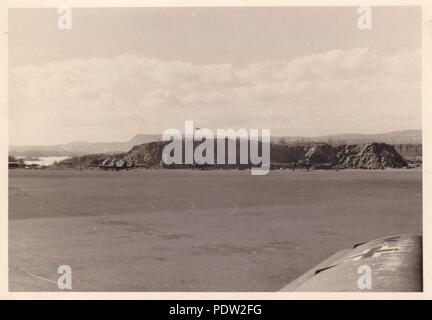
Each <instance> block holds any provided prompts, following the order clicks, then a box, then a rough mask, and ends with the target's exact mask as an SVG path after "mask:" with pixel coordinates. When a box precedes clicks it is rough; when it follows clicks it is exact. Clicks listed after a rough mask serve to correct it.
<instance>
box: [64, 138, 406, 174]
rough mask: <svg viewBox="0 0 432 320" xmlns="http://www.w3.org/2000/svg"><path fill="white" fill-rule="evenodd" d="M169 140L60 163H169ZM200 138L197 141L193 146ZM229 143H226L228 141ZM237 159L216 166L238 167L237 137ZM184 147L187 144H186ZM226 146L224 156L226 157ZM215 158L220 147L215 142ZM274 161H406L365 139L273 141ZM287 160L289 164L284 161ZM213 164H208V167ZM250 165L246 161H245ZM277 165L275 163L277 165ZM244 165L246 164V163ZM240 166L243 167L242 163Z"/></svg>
mask: <svg viewBox="0 0 432 320" xmlns="http://www.w3.org/2000/svg"><path fill="white" fill-rule="evenodd" d="M167 143H168V142H162V141H159V142H150V143H144V144H141V145H138V146H134V147H133V148H132V149H131V150H130V151H128V152H126V153H119V154H116V155H104V154H100V155H86V156H82V157H74V158H71V159H67V160H65V161H63V162H61V163H60V166H63V167H100V168H105V169H110V168H111V169H124V168H132V167H146V168H150V167H166V166H165V165H164V164H163V163H162V151H163V148H164V147H165V145H166V144H167ZM197 145H199V142H195V143H194V148H196V147H197ZM226 147H227V144H226ZM236 150H237V163H236V164H235V165H234V166H233V165H217V166H216V167H227V168H231V167H239V159H240V156H239V150H240V145H239V141H237V148H236ZM183 151H184V145H183ZM227 151H228V150H227V149H225V156H226V157H227ZM214 154H215V158H216V157H217V148H216V143H215V149H214ZM270 156H271V162H272V164H277V166H278V167H295V168H302V167H305V168H310V167H312V168H327V169H328V168H354V169H382V168H402V167H405V166H407V163H406V161H405V160H404V159H403V158H402V157H401V155H400V154H399V153H398V152H397V150H396V149H395V147H394V146H392V145H389V144H385V143H366V144H357V145H356V144H354V145H338V146H331V145H329V144H315V145H279V144H271V145H270ZM183 157H184V152H183ZM226 162H227V161H226ZM284 164H286V165H284ZM191 166H192V165H175V166H170V167H173V168H179V167H180V168H187V167H191ZM208 166H210V165H207V167H208ZM246 166H247V165H246ZM277 166H274V167H277ZM243 167H244V166H243ZM239 168H240V167H239Z"/></svg>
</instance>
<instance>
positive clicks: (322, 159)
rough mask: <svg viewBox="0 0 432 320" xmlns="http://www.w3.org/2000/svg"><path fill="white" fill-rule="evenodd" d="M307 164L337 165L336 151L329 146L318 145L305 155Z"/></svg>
mask: <svg viewBox="0 0 432 320" xmlns="http://www.w3.org/2000/svg"><path fill="white" fill-rule="evenodd" d="M305 161H306V162H307V163H329V164H335V163H336V151H335V149H334V148H333V147H332V146H331V145H329V144H322V145H316V146H312V147H310V148H309V150H308V152H307V153H306V155H305Z"/></svg>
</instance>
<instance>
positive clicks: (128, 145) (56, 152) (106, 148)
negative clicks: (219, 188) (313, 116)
mask: <svg viewBox="0 0 432 320" xmlns="http://www.w3.org/2000/svg"><path fill="white" fill-rule="evenodd" d="M160 140H161V136H160V135H157V134H138V135H136V136H134V137H133V138H132V139H131V140H129V141H125V142H93V143H92V142H70V143H67V144H60V145H51V146H14V145H11V146H9V154H10V155H11V156H14V157H17V156H24V157H49V156H71V157H72V156H81V155H86V154H101V153H107V154H113V153H120V152H127V151H129V150H130V149H132V148H133V147H134V146H136V145H140V144H143V143H147V142H154V141H160ZM272 142H273V143H278V144H296V143H312V142H325V143H329V144H360V143H372V142H384V143H388V144H393V145H396V144H421V143H422V131H421V130H403V131H393V132H388V133H382V134H355V133H354V134H334V135H326V136H318V137H300V136H299V137H293V136H284V137H273V138H272Z"/></svg>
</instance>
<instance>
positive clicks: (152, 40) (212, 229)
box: [7, 6, 426, 292]
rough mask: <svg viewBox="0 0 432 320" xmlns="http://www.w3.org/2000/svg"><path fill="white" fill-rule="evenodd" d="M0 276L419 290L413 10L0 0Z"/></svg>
mask: <svg viewBox="0 0 432 320" xmlns="http://www.w3.org/2000/svg"><path fill="white" fill-rule="evenodd" d="M7 31H8V33H7V37H8V123H9V128H8V131H9V150H8V233H9V234H8V247H9V252H8V269H9V274H8V280H9V291H11V292H71V291H72V292H422V291H423V267H422V266H423V257H422V244H423V240H422V236H423V222H422V218H423V212H422V205H423V201H422V200H423V199H422V180H423V179H422V87H423V88H426V87H424V86H422V8H421V7H419V6H403V7H402V6H339V7H338V6H333V7H328V6H304V7H301V6H273V7H270V6H269V7H265V6H255V7H246V6H238V7H190V6H189V7H97V6H95V7H91V8H86V7H70V6H60V7H54V6H53V7H45V8H36V7H35V8H24V7H22V8H9V9H8V30H7Z"/></svg>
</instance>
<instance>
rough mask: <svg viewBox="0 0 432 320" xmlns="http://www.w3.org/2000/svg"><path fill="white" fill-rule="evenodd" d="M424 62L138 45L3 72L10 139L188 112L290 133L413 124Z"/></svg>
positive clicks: (135, 125) (155, 121)
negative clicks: (145, 49) (224, 60)
mask: <svg viewBox="0 0 432 320" xmlns="http://www.w3.org/2000/svg"><path fill="white" fill-rule="evenodd" d="M420 63H421V57H420V51H419V50H417V51H409V52H401V53H394V54H384V53H381V52H378V51H373V50H369V49H367V48H353V49H349V50H331V51H327V52H323V53H318V54H313V55H308V56H303V57H298V58H295V59H292V60H288V61H264V62H256V63H252V64H249V65H248V66H246V67H233V66H232V65H230V64H215V65H198V64H192V63H187V62H182V61H162V60H159V59H156V58H148V57H143V56H139V55H135V54H125V55H120V56H117V57H114V58H91V59H69V60H61V61H54V62H50V63H45V64H42V65H34V66H33V65H27V66H20V67H15V68H13V69H12V70H10V77H9V80H10V82H9V87H10V93H9V98H10V110H9V116H10V132H11V142H12V143H16V144H23V143H29V144H30V143H55V142H60V140H62V141H61V142H66V141H71V140H89V141H93V140H112V139H114V140H119V139H118V138H120V139H128V138H129V136H132V135H133V134H135V133H158V132H162V131H163V130H164V129H166V128H168V127H179V126H181V124H182V123H183V121H184V120H194V121H195V122H196V123H198V124H199V125H200V126H201V127H209V128H213V129H215V128H223V127H227V126H232V127H248V128H271V129H272V131H273V134H293V135H297V134H310V135H314V134H326V133H332V132H343V131H350V132H353V131H359V132H365V131H372V132H379V131H386V130H397V129H399V128H401V129H402V128H409V127H419V125H420V116H421V115H420V113H421V105H420V90H421V65H420ZM388 119H391V121H390V120H388ZM53 130H55V132H56V135H55V136H53V135H52V131H53ZM35 132H37V134H35ZM116 138H117V139H116Z"/></svg>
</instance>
